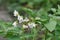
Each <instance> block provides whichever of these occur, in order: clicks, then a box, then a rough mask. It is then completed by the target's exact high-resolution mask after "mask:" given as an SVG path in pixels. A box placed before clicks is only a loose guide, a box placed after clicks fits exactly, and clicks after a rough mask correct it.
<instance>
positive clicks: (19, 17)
mask: <svg viewBox="0 0 60 40" xmlns="http://www.w3.org/2000/svg"><path fill="white" fill-rule="evenodd" d="M18 20H19V23H22V22H23V17H22V16H20V15H18Z"/></svg>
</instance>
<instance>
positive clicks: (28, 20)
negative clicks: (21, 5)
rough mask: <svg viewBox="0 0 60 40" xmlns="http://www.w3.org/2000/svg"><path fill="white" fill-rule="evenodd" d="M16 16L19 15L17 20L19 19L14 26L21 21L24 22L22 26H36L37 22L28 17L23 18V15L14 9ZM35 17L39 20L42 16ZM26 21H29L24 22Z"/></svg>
mask: <svg viewBox="0 0 60 40" xmlns="http://www.w3.org/2000/svg"><path fill="white" fill-rule="evenodd" d="M14 16H15V17H17V20H18V22H17V21H15V22H14V23H13V26H14V27H16V26H17V23H20V24H21V23H23V24H22V27H23V28H33V27H36V23H35V22H31V21H30V19H29V18H28V17H25V18H23V16H21V15H19V13H18V11H16V10H15V11H14ZM35 19H36V20H37V19H38V20H39V19H40V18H39V17H36V18H35ZM24 22H27V24H24Z"/></svg>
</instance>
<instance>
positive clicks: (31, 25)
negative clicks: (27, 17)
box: [28, 22, 36, 28]
mask: <svg viewBox="0 0 60 40" xmlns="http://www.w3.org/2000/svg"><path fill="white" fill-rule="evenodd" d="M28 26H29V27H30V28H33V27H36V24H35V23H34V22H32V23H28Z"/></svg>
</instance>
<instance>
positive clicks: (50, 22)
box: [45, 19, 57, 32]
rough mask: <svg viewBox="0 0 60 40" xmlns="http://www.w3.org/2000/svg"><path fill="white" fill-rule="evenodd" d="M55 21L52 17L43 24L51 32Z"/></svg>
mask: <svg viewBox="0 0 60 40" xmlns="http://www.w3.org/2000/svg"><path fill="white" fill-rule="evenodd" d="M56 24H57V22H56V21H55V20H53V19H50V20H49V22H48V23H46V24H45V27H46V28H47V29H48V30H49V31H50V32H52V31H53V30H54V29H55V27H56Z"/></svg>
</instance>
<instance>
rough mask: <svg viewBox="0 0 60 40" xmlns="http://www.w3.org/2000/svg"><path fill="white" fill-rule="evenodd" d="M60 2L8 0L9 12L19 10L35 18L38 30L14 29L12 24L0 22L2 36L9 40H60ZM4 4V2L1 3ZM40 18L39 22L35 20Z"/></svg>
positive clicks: (59, 0)
mask: <svg viewBox="0 0 60 40" xmlns="http://www.w3.org/2000/svg"><path fill="white" fill-rule="evenodd" d="M59 2H60V0H8V1H7V2H5V3H6V5H7V6H6V7H7V9H8V11H9V12H13V11H14V10H17V11H19V12H20V14H22V15H23V16H27V17H29V18H31V17H32V18H33V20H34V22H35V23H37V24H39V25H38V26H37V28H32V29H23V28H20V26H17V27H13V26H12V22H3V21H0V35H2V36H3V37H5V38H8V40H60V3H59ZM0 3H2V1H0ZM35 17H39V18H40V19H39V20H35Z"/></svg>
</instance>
